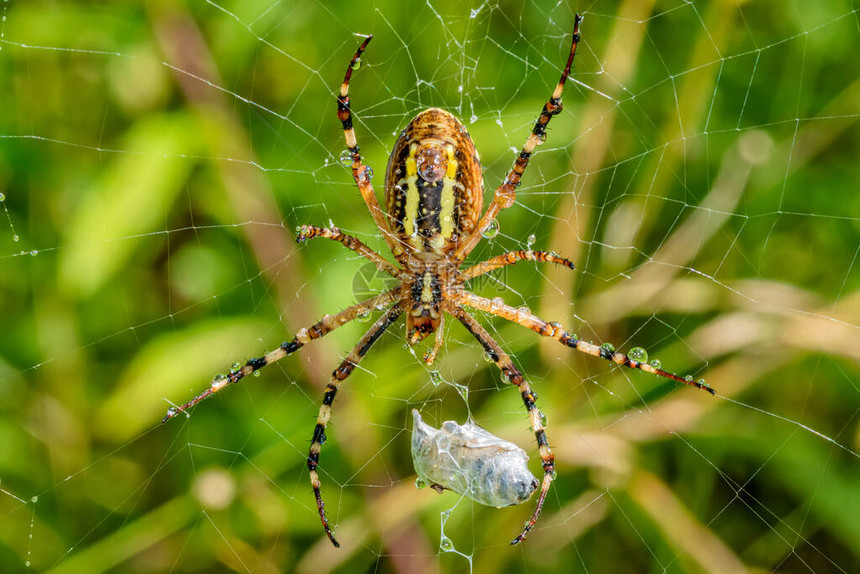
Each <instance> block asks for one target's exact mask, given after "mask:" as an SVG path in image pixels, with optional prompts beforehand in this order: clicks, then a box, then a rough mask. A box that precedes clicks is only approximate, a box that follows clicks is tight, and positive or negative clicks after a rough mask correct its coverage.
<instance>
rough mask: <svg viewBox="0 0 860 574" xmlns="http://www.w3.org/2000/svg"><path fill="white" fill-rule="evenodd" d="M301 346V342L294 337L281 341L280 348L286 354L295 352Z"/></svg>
mask: <svg viewBox="0 0 860 574" xmlns="http://www.w3.org/2000/svg"><path fill="white" fill-rule="evenodd" d="M301 347H302V343H299V342H298V340H296V339H293V340H292V341H285V342H283V343H281V348H282V349H283V350H284V352H286V353H287V354H288V355H290V354H292V353H295V352H296V351H297V350H299V349H300V348H301Z"/></svg>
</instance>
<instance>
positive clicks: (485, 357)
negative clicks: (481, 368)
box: [484, 353, 493, 363]
mask: <svg viewBox="0 0 860 574" xmlns="http://www.w3.org/2000/svg"><path fill="white" fill-rule="evenodd" d="M484 360H485V361H486V362H488V363H492V362H493V356H492V355H491V354H489V353H484Z"/></svg>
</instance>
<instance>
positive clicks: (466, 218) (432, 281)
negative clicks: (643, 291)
mask: <svg viewBox="0 0 860 574" xmlns="http://www.w3.org/2000/svg"><path fill="white" fill-rule="evenodd" d="M581 22H582V16H580V15H579V14H577V15H576V17H575V20H574V27H573V41H572V43H571V48H570V55H569V56H568V58H567V64H566V65H565V68H564V72H563V73H562V75H561V79H560V80H559V81H558V84H557V85H556V87H555V90H554V91H553V93H552V96H551V97H550V99H549V101H547V103H546V104H545V105H544V107H543V111H541V113H540V116H539V117H538V119H537V121H536V122H535V125H534V128H533V129H532V131H531V134H529V136H528V139H527V140H526V143H525V145H524V146H523V148H522V151H520V153H519V156H518V157H517V159H516V161H515V163H514V165H513V168H512V169H511V170H510V172H508V174H507V177H506V178H505V180H504V182H503V183H502V184H501V185H500V186H499V187H498V188H496V190H495V192H494V194H493V200H492V202H491V203H490V205H489V207H488V208H487V211H486V212H485V213H484V214H483V216H481V211H482V209H483V177H482V170H481V163H480V160H479V157H478V151H477V150H476V149H475V145H474V144H473V143H472V139H471V137H470V135H469V133H468V132H467V131H466V128H465V127H464V126H463V124H462V123H460V121H459V120H458V119H457V118H456V117H455V116H453V115H452V114H450V113H449V112H447V111H445V110H442V109H439V108H429V109H426V110H424V111H422V112H420V113H419V114H418V115H417V116H415V117H414V118H413V119H412V120H411V121H410V122H409V124H408V125H407V126H406V129H405V130H403V132H402V133H401V134H400V137H399V138H398V139H397V141H396V142H395V144H394V149H393V150H392V152H391V156H390V158H389V160H388V167H387V169H386V174H385V199H386V209H387V212H386V211H383V210H382V208H381V207H380V205H379V203H378V201H377V198H376V194H375V192H374V190H373V186H372V185H371V176H372V171H371V170H370V168H369V167H368V166H367V165H365V164H364V163H362V158H361V153H360V151H359V148H358V145H357V142H356V136H355V130H354V128H353V123H352V112H351V110H350V100H349V82H350V78H351V77H352V72H353V70H355V69H357V68H358V67H359V65H360V58H361V55H362V53H363V52H364V50H365V48H366V47H367V45H368V43H369V42H370V40H371V39H372V36H368V37H367V38H366V39H365V40H364V41H363V42H362V43H361V45H360V46H359V47H358V49H357V50H356V52H355V54H354V55H353V57H352V60H351V61H350V63H349V66H348V67H347V69H346V74H345V76H344V79H343V83H342V84H341V86H340V92H339V95H338V97H337V116H338V119H340V121H341V123H342V125H343V131H344V135H345V138H346V145H347V148H348V150H347V152H345V153H348V156H347V159H349V160H351V164H350V165H351V168H352V177H353V179H354V180H355V183H356V185H357V186H358V190H359V192H360V193H361V196H362V198H363V199H364V202H365V203H366V204H367V207H368V209H369V210H370V214H371V216H372V217H373V221H374V223H375V224H376V226H377V227H378V228H379V231H380V232H381V234H382V237H383V239H384V240H385V242H386V244H387V245H388V248H389V249H390V250H391V253H392V255H393V256H394V259H395V260H396V261H397V263H398V265H395V264H392V263H391V262H389V261H388V260H386V259H385V258H383V257H382V256H380V255H379V254H377V253H376V252H374V251H373V250H371V249H370V248H369V247H368V246H366V245H365V244H364V243H362V242H361V241H359V240H358V239H356V238H355V237H352V236H350V235H346V234H344V233H342V232H341V231H340V230H339V229H337V228H336V227H329V228H322V227H315V226H310V225H303V226H301V227H300V228H299V234H298V236H297V241H298V242H304V241H306V240H308V239H313V238H325V239H330V240H333V241H338V242H340V243H341V244H343V245H344V246H345V247H346V248H348V249H351V250H352V251H354V252H356V253H357V254H359V255H361V256H362V257H365V258H366V259H368V260H370V261H371V262H373V263H374V264H375V265H376V267H377V268H378V269H379V270H380V271H382V272H384V273H388V274H389V275H391V276H392V277H394V278H396V279H397V280H399V282H400V284H399V285H398V286H397V287H395V288H394V289H391V290H389V291H387V292H385V293H382V294H380V295H377V296H375V297H372V298H370V299H367V300H366V301H363V302H361V303H358V304H356V305H352V306H351V307H348V308H346V309H344V310H343V311H341V312H340V313H337V314H335V315H325V316H324V317H323V318H322V319H321V320H320V321H319V322H318V323H316V324H314V325H312V326H310V327H308V328H303V329H300V330H299V331H298V332H297V333H296V334H295V337H294V338H293V339H292V340H291V341H286V342H284V343H282V344H281V345H280V346H279V347H278V348H276V349H274V350H273V351H270V352H269V353H267V354H266V355H264V356H262V357H259V358H256V359H251V360H249V361H248V362H247V363H245V365H244V366H242V367H241V368H233V369H232V370H230V371H229V373H227V374H226V375H220V376H216V377H215V378H214V379H213V380H212V382H211V384H210V386H209V388H208V389H206V390H205V391H203V392H202V393H201V394H199V395H198V396H196V397H194V398H193V399H191V400H190V401H188V402H187V403H185V404H184V405H182V406H178V407H170V409H168V412H167V416H165V417H164V419H163V421H162V422H164V421H167V420H169V419H171V418H173V417H175V416H177V415H178V414H179V413H185V412H187V411H188V410H189V409H190V408H192V407H193V406H195V405H196V404H197V403H199V402H200V401H202V400H204V399H206V398H207V397H209V396H211V395H213V394H215V393H217V392H218V391H220V390H221V389H223V388H224V387H226V386H227V385H229V384H233V383H237V382H239V381H240V380H242V379H243V378H244V377H246V376H248V375H250V374H251V373H253V372H255V371H257V370H259V369H261V368H263V367H264V366H266V365H269V364H271V363H273V362H275V361H278V360H280V359H282V358H283V357H286V356H287V355H290V354H292V353H294V352H296V351H297V350H298V349H300V348H301V347H303V346H304V345H306V344H308V343H310V342H311V341H313V340H314V339H319V338H320V337H323V336H324V335H327V334H328V333H330V332H332V331H333V330H335V329H337V328H338V327H341V326H343V325H345V324H347V323H349V322H350V321H352V320H354V319H356V318H357V317H359V316H363V315H366V314H367V313H369V312H371V311H372V310H374V309H377V308H386V307H387V311H386V312H385V313H384V314H383V315H382V316H381V317H380V318H379V319H378V320H377V321H376V322H375V323H374V324H373V326H371V327H370V329H369V330H368V331H367V332H366V333H365V334H364V336H363V337H362V338H361V340H360V341H359V342H358V344H357V345H356V346H355V347H354V348H353V349H352V351H351V352H350V353H349V354H348V355H347V357H346V358H345V359H344V360H343V361H342V362H341V363H340V365H338V367H337V368H336V369H335V370H334V371H333V372H332V375H331V379H330V381H329V383H328V384H327V385H326V389H325V393H324V395H323V399H322V405H321V406H320V410H319V415H318V417H317V422H316V426H315V427H314V432H313V438H312V441H311V446H310V451H309V453H308V457H307V465H308V470H309V471H310V479H311V485H312V486H313V490H314V496H315V497H316V503H317V509H318V512H319V516H320V520H321V521H322V526H323V529H324V530H325V533H326V535H328V538H329V539H330V540H331V542H332V543H333V544H334V545H335V546H340V545H339V544H338V542H337V540H336V539H335V537H334V534H333V532H332V529H331V527H330V525H329V521H328V518H327V517H326V512H325V503H324V502H323V498H322V494H321V492H320V479H319V475H318V473H317V467H318V465H319V457H320V448H321V446H322V444H323V442H325V439H326V434H325V432H326V425H327V424H328V422H329V419H330V417H331V407H332V403H333V402H334V398H335V395H336V394H337V391H338V389H339V387H340V385H341V383H342V382H343V381H344V380H345V379H346V378H347V377H348V376H349V375H350V373H352V371H353V370H354V369H355V367H356V365H357V364H358V363H359V361H361V359H362V358H363V357H364V356H365V355H366V354H367V352H368V351H369V350H370V348H371V346H373V344H374V343H376V341H377V340H378V339H379V338H380V336H381V335H382V334H383V332H385V330H386V329H388V327H390V326H391V325H392V324H393V323H394V322H395V321H396V320H397V319H398V318H399V317H400V315H402V314H404V313H405V314H406V339H407V341H408V343H409V344H410V345H415V344H417V343H418V342H420V341H421V340H423V339H424V338H426V337H428V336H430V335H431V334H434V333H435V341H434V344H433V347H432V349H431V350H430V351H429V352H428V353H427V355H426V356H425V357H424V361H425V362H427V363H428V364H429V363H432V362H433V360H434V359H435V357H436V354H437V353H438V351H439V349H440V348H441V346H442V343H443V331H444V326H445V314H448V315H450V316H452V317H454V318H455V319H457V320H458V321H459V322H460V323H462V324H463V326H465V327H466V329H467V330H468V331H469V332H470V333H471V334H472V335H473V336H474V337H475V338H476V339H477V340H478V342H479V343H480V344H481V346H482V347H483V348H484V351H485V352H486V354H487V356H488V357H489V358H491V359H492V361H493V362H494V363H495V365H496V367H498V368H499V369H500V370H501V373H502V376H503V378H504V380H505V381H507V382H509V383H510V384H513V385H515V386H516V387H517V389H518V390H519V392H520V395H521V396H522V400H523V403H524V404H525V407H526V410H527V411H528V415H529V418H530V420H531V427H532V429H533V430H534V433H535V438H536V439H537V444H538V447H539V452H540V458H541V462H542V466H543V470H544V474H543V480H542V481H541V484H540V486H541V489H540V495H539V497H538V501H537V503H536V506H535V509H534V511H533V512H532V515H531V518H529V520H528V521H527V522H526V523H525V526H524V527H523V529H522V531H521V532H520V534H519V535H518V536H517V537H516V538H514V539H513V540H512V541H511V544H517V543H519V542H521V541H522V540H524V539H525V537H526V536H527V535H528V533H529V531H531V529H532V528H533V527H534V525H535V522H536V521H537V519H538V516H539V515H540V513H541V509H542V508H543V504H544V501H545V500H546V496H547V492H548V491H549V487H550V484H551V483H552V481H553V479H554V478H555V463H554V455H553V452H552V449H550V446H549V442H548V440H547V436H546V431H545V423H544V422H543V420H542V415H541V412H540V411H539V410H538V409H537V407H536V406H535V400H536V395H535V393H534V392H533V391H532V390H531V387H530V386H529V383H528V381H526V379H525V378H524V377H523V375H522V373H521V372H520V371H519V370H518V369H517V368H516V367H515V366H514V364H513V362H512V361H511V358H510V356H509V355H508V354H507V353H505V351H504V350H502V347H501V346H500V345H499V344H498V343H497V342H496V341H495V340H494V339H493V338H492V337H491V336H490V334H489V333H488V332H487V330H486V329H485V328H484V327H483V326H481V324H480V323H479V322H478V321H477V320H476V319H475V318H474V317H473V316H472V315H471V314H470V313H469V312H468V311H466V308H472V309H479V310H481V311H484V312H486V313H489V314H491V315H495V316H497V317H501V318H503V319H507V320H508V321H513V322H515V323H518V324H520V325H522V326H523V327H526V328H528V329H531V330H532V331H535V332H536V333H538V334H539V335H542V336H544V337H551V338H553V339H555V340H556V341H558V342H559V343H561V344H563V345H566V346H567V347H570V348H572V349H576V350H577V351H581V352H583V353H587V354H589V355H593V356H595V357H601V358H603V359H607V360H609V361H612V362H614V363H616V364H618V365H623V366H625V367H630V368H633V369H640V370H642V371H645V372H647V373H652V374H655V375H659V376H662V377H666V378H668V379H672V380H674V381H678V382H681V383H686V384H689V385H693V386H696V387H698V388H701V389H704V390H706V391H708V392H710V393H711V394H714V391H713V389H711V388H710V387H709V386H707V385H706V384H705V383H704V381H701V380H700V381H696V382H694V381H693V379H692V377H689V376H688V377H686V378H684V377H680V376H678V375H676V374H673V373H670V372H668V371H664V370H662V369H660V368H657V367H655V366H653V365H650V364H648V363H646V362H644V361H639V360H636V359H635V358H631V357H628V356H627V355H625V354H624V353H618V352H615V351H614V350H613V349H611V348H609V347H607V346H606V345H604V346H602V347H601V346H597V345H594V344H592V343H590V342H585V341H581V340H579V339H577V338H576V337H575V336H573V335H571V334H570V333H568V332H567V331H565V329H564V328H563V327H562V326H561V324H559V323H557V322H554V321H553V322H546V321H544V320H543V319H541V318H539V317H537V316H535V315H533V314H531V313H530V312H524V310H523V309H517V308H514V307H511V306H509V305H505V304H503V303H500V302H499V300H497V299H496V300H489V299H486V298H484V297H479V296H477V295H474V294H472V293H470V292H469V291H467V290H466V287H465V284H466V282H468V281H469V280H471V279H474V278H475V277H478V276H480V275H483V274H485V273H488V272H490V271H493V270H495V269H499V268H501V267H504V266H507V265H513V264H514V263H517V262H518V261H535V262H541V263H553V264H556V265H561V266H565V267H568V268H570V269H573V268H574V265H573V263H571V262H570V261H569V260H567V259H565V258H563V257H560V256H558V255H556V254H554V253H549V252H546V251H531V250H529V251H522V250H520V251H511V252H509V253H505V254H503V255H498V256H496V257H493V258H491V259H489V260H487V261H484V262H482V263H478V264H476V265H473V266H471V267H468V268H466V269H461V268H460V267H461V266H462V264H463V261H464V260H465V259H466V257H467V256H468V255H469V254H470V253H471V252H472V250H473V249H474V248H475V246H476V245H477V244H478V242H479V241H480V240H481V237H482V235H483V233H484V232H485V231H486V230H487V229H488V228H489V227H490V226H491V225H493V224H494V222H495V220H496V217H497V216H498V215H499V212H500V211H501V210H502V209H506V208H509V207H511V206H512V205H513V204H514V199H515V197H516V188H517V187H518V186H519V185H520V179H521V178H522V176H523V172H525V169H526V167H527V166H528V163H529V158H530V157H531V155H532V153H534V151H535V149H536V148H537V146H539V145H540V144H541V143H543V142H544V140H545V139H546V128H547V125H548V124H549V121H550V120H551V119H552V117H553V116H555V115H557V114H558V113H559V112H561V109H562V102H561V95H562V91H563V89H564V84H565V81H566V80H567V77H568V75H569V74H570V68H571V65H572V64H573V58H574V55H575V54H576V47H577V45H578V44H579V40H580V36H579V28H580V24H581Z"/></svg>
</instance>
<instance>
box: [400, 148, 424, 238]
mask: <svg viewBox="0 0 860 574" xmlns="http://www.w3.org/2000/svg"><path fill="white" fill-rule="evenodd" d="M417 153H418V144H416V143H413V144H412V145H410V146H409V157H407V158H406V177H405V178H403V179H402V180H401V181H402V182H404V183H406V207H405V208H404V210H403V231H404V232H405V233H406V235H410V236H411V235H415V223H416V222H417V221H418V203H419V201H418V200H419V199H420V197H419V196H418V163H417V162H416V160H415V155H416V154H417Z"/></svg>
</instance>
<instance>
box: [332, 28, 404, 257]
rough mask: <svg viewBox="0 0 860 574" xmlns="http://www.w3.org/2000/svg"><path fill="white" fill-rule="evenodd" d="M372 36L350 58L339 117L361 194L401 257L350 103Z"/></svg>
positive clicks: (385, 235) (401, 248)
mask: <svg viewBox="0 0 860 574" xmlns="http://www.w3.org/2000/svg"><path fill="white" fill-rule="evenodd" d="M372 39H373V35H370V36H368V37H367V38H365V39H364V42H362V43H361V45H360V46H359V47H358V49H357V50H356V51H355V55H353V57H352V60H350V62H349V65H348V66H347V67H346V74H345V75H344V77H343V83H342V84H341V85H340V92H339V93H338V96H337V117H338V119H339V120H340V123H341V124H342V125H343V135H344V137H345V139H346V147H347V148H348V149H349V151H350V153H352V178H353V179H354V180H355V183H356V185H358V190H359V192H361V197H362V198H363V199H364V203H366V204H367V208H368V209H369V210H370V215H371V216H372V217H373V221H374V223H376V226H377V227H378V228H379V230H380V231H381V232H382V236H383V237H384V238H385V242H386V243H387V244H388V248H389V249H391V252H392V253H393V254H394V256H395V257H400V256H401V255H403V253H404V251H403V247H401V246H400V242H399V241H398V239H397V238H396V237H395V236H394V234H393V233H391V227H390V226H389V225H388V221H387V220H386V215H385V213H384V212H383V211H382V208H380V207H379V201H377V199H376V193H375V192H374V191H373V185H371V183H370V179H371V177H372V175H373V170H371V169H370V168H369V167H368V166H366V165H364V164H362V163H361V151H359V149H358V143H357V142H356V139H355V128H354V127H353V125H352V110H351V108H350V104H349V81H350V78H352V71H353V70H355V69H357V68H358V66H359V65H360V63H361V62H360V58H361V54H362V53H364V49H365V48H366V47H367V45H368V44H369V43H370V41H371V40H372Z"/></svg>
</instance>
